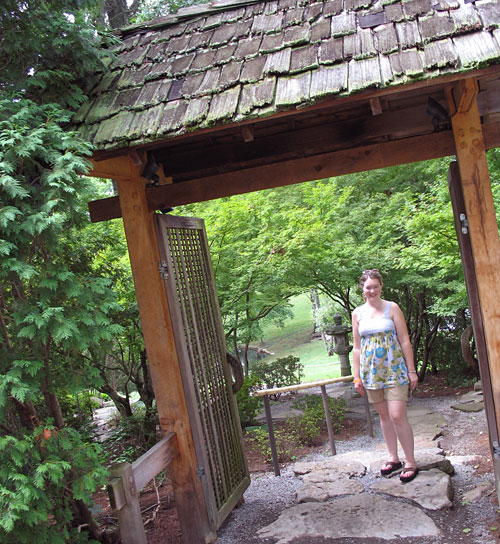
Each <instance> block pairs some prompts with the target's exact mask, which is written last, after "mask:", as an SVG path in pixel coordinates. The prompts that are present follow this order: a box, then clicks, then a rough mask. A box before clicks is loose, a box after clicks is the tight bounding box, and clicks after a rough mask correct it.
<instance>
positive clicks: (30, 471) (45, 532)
mask: <svg viewBox="0 0 500 544" xmlns="http://www.w3.org/2000/svg"><path fill="white" fill-rule="evenodd" d="M0 455H1V457H2V463H1V464H0V490H1V492H0V540H1V541H2V542H3V543H5V544H31V543H32V542H36V543H37V544H64V543H68V542H71V543H75V544H77V543H80V542H87V541H88V539H87V533H85V532H79V531H78V530H77V529H76V528H74V527H72V525H71V520H72V518H73V515H74V512H73V511H72V509H73V505H74V501H75V500H77V501H83V502H86V503H91V500H92V499H91V497H92V493H94V492H95V491H96V490H97V489H98V488H99V487H101V486H102V485H103V484H104V482H105V479H106V476H107V473H106V471H105V470H104V469H103V467H102V465H101V463H100V461H99V457H100V456H101V452H100V450H99V447H98V446H96V445H89V444H86V443H84V442H82V440H81V439H80V436H79V434H78V433H77V432H75V431H73V430H72V429H69V428H66V429H62V430H60V431H57V430H56V429H55V428H54V427H46V428H45V429H43V428H41V427H39V428H37V429H35V431H34V432H33V433H29V434H25V435H23V436H18V437H15V436H6V437H1V438H0Z"/></svg>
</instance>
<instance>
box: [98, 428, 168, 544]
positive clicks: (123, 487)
mask: <svg viewBox="0 0 500 544" xmlns="http://www.w3.org/2000/svg"><path fill="white" fill-rule="evenodd" d="M176 452H177V436H176V434H175V433H168V434H167V435H165V437H164V438H162V440H160V441H159V442H158V443H157V444H155V445H154V446H153V447H152V448H151V449H150V450H148V451H147V452H146V453H145V454H144V455H142V456H141V457H139V459H137V461H134V462H133V463H118V464H116V465H113V466H112V467H111V470H110V472H111V474H110V478H109V481H108V485H107V491H108V495H109V502H110V504H111V508H113V510H115V511H116V514H117V516H118V524H119V526H120V533H121V538H122V540H121V542H122V544H147V540H146V532H145V531H144V524H143V521H142V515H141V507H140V504H139V493H140V491H141V489H143V488H144V486H146V484H148V483H149V482H150V481H151V480H152V479H153V478H155V477H156V476H157V475H158V474H159V473H160V472H161V471H162V470H165V468H167V467H168V465H169V464H170V463H171V461H172V459H173V458H174V455H175V454H176Z"/></svg>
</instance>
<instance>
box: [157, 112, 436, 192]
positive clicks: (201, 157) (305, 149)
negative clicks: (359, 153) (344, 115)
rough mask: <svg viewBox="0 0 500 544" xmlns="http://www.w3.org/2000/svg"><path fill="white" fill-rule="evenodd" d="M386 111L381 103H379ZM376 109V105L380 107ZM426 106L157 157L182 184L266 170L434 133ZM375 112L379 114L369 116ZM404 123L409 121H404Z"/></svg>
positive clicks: (333, 119)
mask: <svg viewBox="0 0 500 544" xmlns="http://www.w3.org/2000/svg"><path fill="white" fill-rule="evenodd" d="M378 104H379V107H380V108H381V105H380V103H379V102H378ZM373 107H376V102H375V103H374V106H373ZM426 108H427V105H426V103H423V104H420V105H418V106H413V107H408V108H405V110H404V111H399V110H398V111H387V112H382V110H381V109H380V112H379V113H380V114H381V115H377V114H376V113H375V111H374V110H373V109H372V108H368V107H365V109H364V110H363V111H362V112H356V113H355V114H354V113H353V116H352V117H351V118H350V119H347V120H345V119H338V118H337V117H336V116H329V117H326V116H325V119H324V121H323V122H322V124H315V125H314V126H310V127H306V128H302V129H293V130H290V128H287V127H282V129H281V130H280V131H279V132H278V133H276V134H269V135H261V136H260V137H259V138H256V139H254V140H253V141H251V142H247V145H244V146H243V145H242V144H241V142H240V141H233V142H230V143H220V144H216V145H210V144H207V143H205V145H200V146H199V147H198V148H196V149H192V148H191V149H190V148H185V149H183V148H179V147H177V146H176V147H170V148H169V147H166V148H164V149H162V150H158V152H157V153H156V157H157V158H158V160H159V161H160V162H164V163H165V164H167V165H168V169H169V170H168V173H169V175H171V176H172V177H173V179H174V180H175V181H176V182H180V181H186V180H189V179H192V178H199V177H206V176H209V175H215V174H219V173H221V172H229V171H232V170H239V169H244V168H251V167H254V166H263V165H265V164H271V163H275V162H281V161H283V160H290V159H295V158H302V157H306V156H313V155H314V156H315V155H318V154H321V153H329V152H335V151H340V150H342V149H346V147H349V149H353V148H356V147H358V146H360V145H366V144H373V143H376V142H377V141H379V140H382V139H384V140H386V139H389V138H390V139H391V140H395V139H396V138H407V137H413V136H417V135H421V134H430V133H432V132H434V128H433V124H432V118H431V116H430V115H428V114H427V113H426ZM369 113H373V116H372V115H369ZM402 119H404V122H402Z"/></svg>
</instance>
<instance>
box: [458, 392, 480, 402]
mask: <svg viewBox="0 0 500 544" xmlns="http://www.w3.org/2000/svg"><path fill="white" fill-rule="evenodd" d="M483 400H484V398H483V392H482V391H469V392H468V393H465V395H462V396H461V397H460V402H483Z"/></svg>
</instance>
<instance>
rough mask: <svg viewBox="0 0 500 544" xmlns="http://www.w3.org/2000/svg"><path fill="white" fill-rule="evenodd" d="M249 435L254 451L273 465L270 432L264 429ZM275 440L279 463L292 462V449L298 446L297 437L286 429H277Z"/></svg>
mask: <svg viewBox="0 0 500 544" xmlns="http://www.w3.org/2000/svg"><path fill="white" fill-rule="evenodd" d="M248 435H249V438H250V442H251V444H252V447H253V449H254V450H256V451H258V452H259V453H261V454H262V455H264V457H265V458H266V463H271V462H272V460H273V456H272V453H271V444H270V442H269V434H268V432H267V431H266V430H265V429H263V428H259V429H254V430H252V431H250V432H249V433H248ZM274 439H275V442H276V452H277V454H278V461H279V462H280V463H284V462H286V461H291V460H292V449H293V448H295V447H297V446H298V444H297V441H296V438H295V436H293V435H292V434H290V433H289V432H288V431H287V430H286V429H275V430H274Z"/></svg>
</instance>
